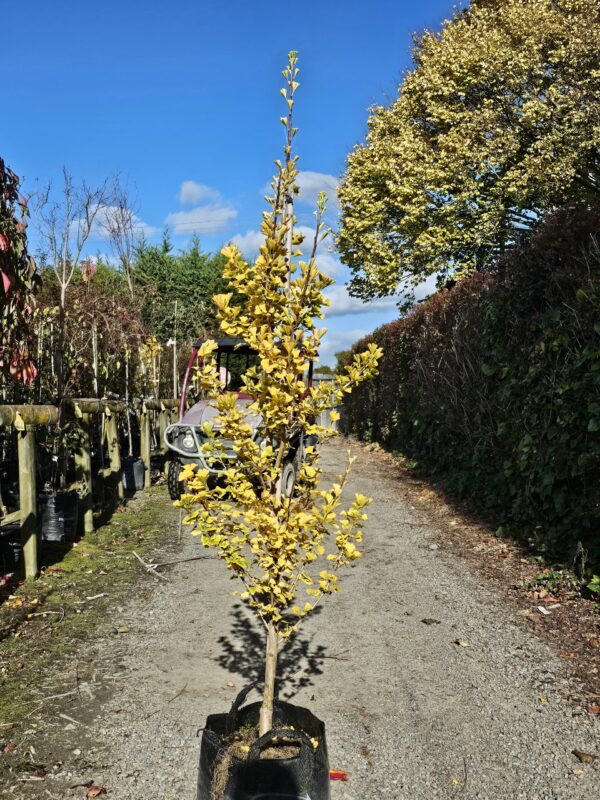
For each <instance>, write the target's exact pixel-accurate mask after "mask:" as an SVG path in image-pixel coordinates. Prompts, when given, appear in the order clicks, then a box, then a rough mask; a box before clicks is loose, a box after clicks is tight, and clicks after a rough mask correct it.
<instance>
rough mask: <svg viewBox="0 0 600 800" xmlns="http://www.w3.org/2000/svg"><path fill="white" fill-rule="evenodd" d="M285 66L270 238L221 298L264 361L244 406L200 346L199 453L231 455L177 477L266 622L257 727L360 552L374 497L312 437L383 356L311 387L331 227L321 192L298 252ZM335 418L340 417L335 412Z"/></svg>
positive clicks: (289, 80) (223, 312)
mask: <svg viewBox="0 0 600 800" xmlns="http://www.w3.org/2000/svg"><path fill="white" fill-rule="evenodd" d="M283 75H284V78H285V84H286V85H285V88H283V89H282V90H281V93H282V95H283V97H284V100H285V103H286V110H287V113H286V115H285V116H284V117H282V118H281V122H282V123H283V125H284V127H285V131H286V143H285V147H284V158H283V160H282V161H276V162H275V164H276V166H277V173H276V176H275V178H274V180H273V184H272V186H273V196H272V197H270V198H267V200H268V202H269V205H270V210H269V211H266V212H264V213H263V221H262V227H261V231H262V234H263V236H264V244H263V245H262V246H261V248H260V253H259V255H258V257H257V259H256V261H255V262H254V263H253V264H249V263H247V262H246V261H245V260H244V258H243V257H242V255H241V253H240V251H239V250H238V249H237V247H236V246H233V245H230V246H228V247H226V248H225V249H224V250H223V254H224V255H225V257H226V258H227V264H226V266H225V277H226V278H227V279H228V280H229V283H230V285H231V289H232V291H231V292H230V293H227V294H221V295H216V296H215V297H214V302H215V304H216V307H217V316H218V321H219V324H220V328H221V330H222V331H223V333H225V334H226V335H227V336H232V337H236V338H240V339H242V340H243V341H244V342H246V343H247V344H248V345H249V346H250V347H251V348H253V349H254V350H255V351H256V352H257V353H258V359H257V364H256V365H255V366H252V367H250V369H249V370H248V371H247V372H246V374H245V376H244V377H243V391H244V392H245V393H247V395H248V396H249V397H250V400H249V401H248V403H247V405H246V406H242V405H240V403H239V402H236V401H237V400H238V396H237V394H236V393H233V392H223V391H222V387H221V383H220V379H219V374H218V371H217V369H216V364H215V360H214V356H213V353H214V350H215V349H216V343H215V342H213V341H207V342H205V343H204V344H203V345H202V347H201V350H200V357H201V358H202V366H201V367H200V369H199V380H200V384H201V386H202V388H203V389H204V391H205V392H206V393H207V396H208V397H209V398H210V399H211V401H212V404H213V405H214V406H215V407H216V408H217V410H218V416H217V418H216V420H215V423H214V425H205V426H204V428H203V432H204V435H205V444H204V451H205V453H206V456H207V458H209V459H211V458H215V459H219V458H221V457H222V448H223V444H224V442H229V443H233V447H234V450H235V453H236V459H235V461H233V462H230V463H229V466H228V467H227V468H226V469H225V472H224V480H223V482H222V483H221V484H219V485H217V486H214V485H213V483H212V482H210V481H209V475H208V471H207V470H202V469H198V470H195V469H194V467H185V468H184V470H183V471H182V475H181V478H182V480H186V481H187V488H186V494H185V495H184V496H183V498H182V501H181V505H183V506H184V507H185V508H186V509H187V511H188V514H187V516H186V522H187V523H189V524H191V525H193V526H194V529H193V533H194V534H197V535H199V536H200V538H201V541H202V544H203V545H204V546H206V547H213V548H216V550H217V551H218V554H219V557H220V558H222V559H223V561H225V563H226V565H227V568H228V569H229V570H231V572H232V574H233V576H234V577H237V578H239V579H240V580H241V581H242V583H243V584H244V591H243V592H242V594H241V597H242V599H243V600H245V601H246V603H247V604H248V606H249V607H250V608H252V609H253V610H254V611H255V612H256V614H257V615H258V616H259V618H260V619H261V620H262V622H263V623H264V626H265V629H266V638H267V642H266V665H265V686H264V694H263V702H262V707H261V713H260V724H259V729H260V734H261V735H262V734H263V733H265V732H267V731H268V730H270V729H271V727H272V720H273V697H274V684H275V675H276V669H277V652H278V646H279V641H280V638H281V637H287V636H289V635H290V634H291V633H293V632H294V631H296V629H297V625H298V623H299V622H300V621H301V620H302V619H303V618H304V617H306V616H307V615H308V614H310V612H311V611H313V609H314V608H315V606H316V605H317V603H318V602H319V601H320V600H321V598H322V597H323V595H327V594H331V593H332V592H335V591H336V590H337V589H338V586H339V575H338V573H339V571H340V569H341V568H342V567H344V566H346V565H348V564H351V563H352V562H353V561H354V560H355V559H357V558H358V557H359V556H360V552H359V549H358V546H359V544H360V542H361V536H362V530H361V529H362V525H363V523H364V521H365V519H366V514H365V513H364V509H365V506H367V505H368V504H369V502H370V500H369V499H368V498H367V497H364V496H363V495H360V494H356V495H355V496H354V499H353V501H352V503H351V504H350V507H349V508H347V509H346V510H341V509H340V503H341V499H342V492H343V490H344V486H345V484H346V482H347V480H348V469H349V465H348V469H346V471H345V473H344V474H343V475H341V476H339V478H338V480H337V482H335V483H333V485H332V486H331V487H329V488H327V489H322V488H320V484H319V479H320V476H321V467H320V466H319V452H318V447H317V446H318V444H319V443H320V442H322V441H324V440H326V439H328V438H330V437H332V436H334V435H335V431H333V430H332V429H331V428H327V427H324V426H322V425H320V424H318V423H317V421H316V420H317V418H318V416H319V414H320V412H321V411H323V410H325V409H328V408H331V407H332V406H333V405H335V404H336V403H338V402H339V401H340V400H341V398H342V397H343V395H344V393H346V392H350V391H351V390H352V388H353V386H355V385H357V384H358V383H360V382H361V381H364V380H365V379H367V378H369V377H371V376H372V375H374V374H375V372H376V369H377V362H378V359H379V358H380V355H381V351H380V350H379V348H378V347H376V346H375V345H373V346H371V347H369V349H367V350H366V351H365V352H363V353H360V354H359V355H357V356H356V357H355V358H354V360H353V361H352V363H351V364H349V366H348V367H347V368H346V370H345V372H344V374H341V375H337V376H336V378H335V381H334V382H331V381H326V382H323V384H326V385H323V384H320V385H318V386H313V387H309V386H308V385H307V381H306V370H307V364H308V363H309V362H315V361H316V360H317V358H318V350H319V345H320V342H321V340H322V338H323V336H324V334H325V332H326V331H325V329H324V328H319V327H317V322H316V320H319V319H322V318H323V313H322V310H323V307H324V306H325V305H326V304H327V302H326V300H325V299H324V297H323V289H325V287H327V286H328V285H329V284H330V283H331V282H332V281H331V279H330V278H328V277H327V276H326V275H324V274H323V273H322V272H320V271H319V269H318V267H317V263H316V260H315V255H316V250H317V246H318V244H319V243H320V241H322V239H323V238H324V236H325V235H326V231H324V228H323V221H322V220H323V213H324V209H325V199H324V197H320V198H319V202H318V208H317V211H316V231H315V237H314V241H313V243H312V249H311V251H310V255H309V256H308V258H306V259H304V260H303V259H301V255H302V254H301V252H300V251H299V250H298V249H297V247H298V245H299V244H301V242H302V236H300V235H299V234H297V233H296V232H295V230H294V226H295V222H296V220H295V217H294V213H293V197H294V195H295V194H296V193H297V187H296V183H295V181H296V176H297V174H298V171H297V168H296V164H297V156H294V155H293V154H292V144H293V140H294V137H295V135H296V129H295V128H294V127H293V117H292V115H293V108H294V98H295V93H296V90H297V89H298V85H299V84H298V81H297V76H298V67H297V54H296V52H294V51H292V52H290V54H289V58H288V64H287V67H286V69H285V70H284V72H283ZM234 292H237V293H240V294H241V295H243V296H244V298H245V300H244V302H242V303H241V304H235V305H234V304H233V303H232V302H231V301H232V298H233V297H234ZM331 418H332V419H333V420H334V421H335V420H336V419H337V414H336V412H335V411H332V412H331ZM252 421H254V424H251V422H252ZM257 421H258V427H257V426H256V422H257ZM295 434H299V435H300V440H301V442H302V443H303V444H302V446H301V447H300V452H297V453H296V454H293V453H292V451H291V447H290V439H291V438H292V435H295ZM292 457H294V458H295V459H296V462H297V463H296V466H297V469H298V472H297V480H296V485H295V491H294V493H293V496H292V497H287V496H286V495H285V493H284V492H283V491H282V474H283V472H284V470H285V467H286V464H287V463H289V460H290V459H291V458H292ZM350 461H352V459H350ZM319 561H321V562H322V563H319Z"/></svg>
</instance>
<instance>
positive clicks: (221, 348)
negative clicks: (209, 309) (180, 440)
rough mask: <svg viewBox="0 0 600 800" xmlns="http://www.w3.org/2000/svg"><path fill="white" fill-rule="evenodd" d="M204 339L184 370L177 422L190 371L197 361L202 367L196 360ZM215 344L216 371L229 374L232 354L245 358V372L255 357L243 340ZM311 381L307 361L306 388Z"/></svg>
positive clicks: (310, 364) (217, 341) (185, 400)
mask: <svg viewBox="0 0 600 800" xmlns="http://www.w3.org/2000/svg"><path fill="white" fill-rule="evenodd" d="M205 341H206V339H199V340H198V341H197V342H196V343H195V344H194V346H193V347H192V352H191V355H190V357H189V359H188V362H187V366H186V368H185V373H184V376H183V385H182V387H181V397H180V399H179V422H182V420H183V417H184V414H185V412H186V407H187V396H188V391H189V386H190V379H191V375H192V370H193V369H194V367H195V366H196V362H197V361H198V362H199V364H198V366H202V359H199V358H198V351H199V350H200V348H201V347H202V345H203V344H204V342H205ZM215 341H216V344H217V370H219V369H220V368H221V366H224V367H225V371H226V372H227V373H228V374H229V356H230V355H231V354H232V353H236V354H241V355H245V356H246V370H248V367H249V366H250V358H251V356H255V355H257V352H256V350H254V349H253V348H252V347H250V345H249V344H248V343H247V342H246V341H244V339H235V338H232V337H230V338H226V339H216V340H215ZM223 355H224V356H225V364H224V365H223V364H222V356H223ZM312 380H313V362H312V361H309V363H308V388H309V389H310V388H311V387H312ZM238 394H239V396H240V397H241V398H243V397H244V396H245V395H244V393H243V392H238Z"/></svg>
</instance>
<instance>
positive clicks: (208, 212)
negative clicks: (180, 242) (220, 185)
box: [165, 203, 237, 235]
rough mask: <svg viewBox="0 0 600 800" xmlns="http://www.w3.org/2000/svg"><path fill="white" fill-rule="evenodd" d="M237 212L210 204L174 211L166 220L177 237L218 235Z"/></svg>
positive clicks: (228, 207) (229, 207) (226, 207)
mask: <svg viewBox="0 0 600 800" xmlns="http://www.w3.org/2000/svg"><path fill="white" fill-rule="evenodd" d="M236 217H237V211H236V209H235V208H232V207H231V206H223V205H221V204H220V203H209V204H207V205H203V206H196V207H195V208H190V210H189V211H174V212H172V213H171V214H169V215H168V216H167V218H166V219H165V225H168V226H169V228H170V229H171V230H172V231H173V233H174V234H176V235H182V234H186V233H187V234H189V233H203V234H210V233H218V232H219V231H222V230H224V229H225V228H226V227H227V225H228V224H229V222H230V221H231V220H232V219H235V218H236Z"/></svg>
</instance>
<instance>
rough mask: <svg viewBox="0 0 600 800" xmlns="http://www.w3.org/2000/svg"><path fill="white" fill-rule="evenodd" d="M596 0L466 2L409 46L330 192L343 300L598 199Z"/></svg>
mask: <svg viewBox="0 0 600 800" xmlns="http://www.w3.org/2000/svg"><path fill="white" fill-rule="evenodd" d="M599 40H600V11H599V7H598V0H560V1H559V2H558V1H557V0H503V2H490V0H473V2H472V4H471V7H470V8H468V9H467V10H464V11H458V12H456V13H455V15H454V17H453V18H452V19H451V20H449V21H447V22H446V23H444V25H443V27H442V29H441V31H440V32H439V33H434V32H427V33H425V34H424V35H423V36H421V37H420V38H419V39H418V40H417V41H416V44H415V52H414V60H415V66H414V68H413V69H412V71H410V72H409V73H408V74H407V75H406V76H405V78H404V80H403V82H402V84H401V86H400V87H399V95H398V98H397V99H396V100H395V101H394V102H393V103H392V104H391V105H390V106H389V107H378V108H375V109H374V110H373V112H372V115H371V118H370V120H369V131H368V135H367V141H366V143H365V144H364V145H360V146H357V147H356V148H355V149H354V150H353V151H352V152H351V154H350V155H349V157H348V163H347V170H346V174H345V176H344V179H343V181H342V185H341V190H340V202H341V208H342V225H341V230H340V235H339V237H338V247H339V249H340V251H341V253H342V257H343V260H344V261H345V262H346V263H347V264H349V265H350V267H351V268H352V270H353V274H354V277H353V281H352V284H351V292H352V293H353V294H355V295H357V296H360V297H363V298H369V297H373V296H377V295H385V294H393V293H395V292H396V291H397V290H398V289H399V288H401V287H403V286H410V285H411V284H412V285H413V286H414V285H416V284H418V283H419V282H421V281H422V280H423V279H424V278H426V277H427V276H429V275H432V274H435V273H437V274H441V275H442V277H443V276H446V275H453V276H455V277H460V276H462V275H464V274H467V273H469V272H471V271H473V270H475V269H480V268H482V267H485V266H486V265H488V264H490V263H493V262H494V261H495V259H496V257H497V255H498V253H499V252H501V251H502V250H504V249H506V248H507V247H510V246H511V245H512V244H513V243H514V242H515V241H516V240H517V239H518V238H519V237H520V236H521V235H523V233H526V232H527V230H528V229H530V228H531V227H532V226H533V225H535V223H536V221H537V220H538V219H539V218H540V216H541V215H543V214H544V213H545V212H546V211H548V210H549V209H553V208H554V207H556V205H558V204H561V203H563V202H566V201H569V202H579V203H583V204H586V203H588V202H590V200H591V199H593V198H595V200H596V202H597V200H598V194H599V192H600V102H599V98H600V59H599V56H598V41H599Z"/></svg>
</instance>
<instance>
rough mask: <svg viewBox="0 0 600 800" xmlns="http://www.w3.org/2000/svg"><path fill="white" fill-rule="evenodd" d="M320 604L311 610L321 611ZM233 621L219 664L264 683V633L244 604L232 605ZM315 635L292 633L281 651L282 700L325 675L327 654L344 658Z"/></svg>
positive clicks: (288, 698)
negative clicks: (315, 641)
mask: <svg viewBox="0 0 600 800" xmlns="http://www.w3.org/2000/svg"><path fill="white" fill-rule="evenodd" d="M320 611H321V609H320V608H316V609H315V610H314V611H313V612H312V613H313V614H318V613H319V612H320ZM232 617H233V622H232V625H231V632H230V634H229V636H221V637H220V638H219V640H218V641H219V644H220V645H221V647H222V649H223V652H222V653H221V655H219V656H217V657H216V658H215V661H216V662H217V664H219V666H221V667H223V668H224V669H226V670H227V671H228V672H231V673H233V674H234V675H239V676H241V677H242V678H244V679H245V680H246V681H247V682H248V683H259V684H262V682H263V680H264V663H265V635H264V632H263V629H262V628H261V627H260V626H259V623H258V622H256V620H255V619H254V616H253V615H252V614H251V613H250V612H248V611H247V610H246V608H245V607H244V606H243V605H240V604H237V605H235V606H234V607H233V612H232ZM313 638H314V637H313V636H305V635H303V634H302V633H299V634H296V635H295V636H292V637H290V638H289V639H288V640H287V641H284V644H283V646H282V648H281V651H280V653H279V659H278V664H277V678H278V683H279V685H280V686H281V687H283V686H285V690H284V691H282V690H281V689H280V695H279V696H280V699H281V700H291V699H292V698H293V697H295V696H296V695H297V694H298V692H299V691H300V689H305V688H306V687H308V686H312V685H313V684H314V681H313V678H314V677H315V676H317V675H322V674H323V670H322V669H321V667H322V666H323V662H324V660H325V659H326V658H336V659H343V658H344V654H336V655H327V654H326V652H327V648H326V647H324V646H323V645H313Z"/></svg>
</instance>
